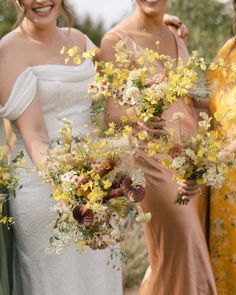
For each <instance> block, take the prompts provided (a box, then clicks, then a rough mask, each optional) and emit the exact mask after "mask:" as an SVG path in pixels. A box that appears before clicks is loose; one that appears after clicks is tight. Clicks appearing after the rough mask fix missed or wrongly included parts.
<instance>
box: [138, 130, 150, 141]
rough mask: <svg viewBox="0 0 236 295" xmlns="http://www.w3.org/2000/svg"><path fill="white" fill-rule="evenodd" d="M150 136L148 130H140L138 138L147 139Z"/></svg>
mask: <svg viewBox="0 0 236 295" xmlns="http://www.w3.org/2000/svg"><path fill="white" fill-rule="evenodd" d="M147 138H148V134H147V132H146V131H140V132H139V133H138V139H139V140H142V141H144V140H145V139H147Z"/></svg>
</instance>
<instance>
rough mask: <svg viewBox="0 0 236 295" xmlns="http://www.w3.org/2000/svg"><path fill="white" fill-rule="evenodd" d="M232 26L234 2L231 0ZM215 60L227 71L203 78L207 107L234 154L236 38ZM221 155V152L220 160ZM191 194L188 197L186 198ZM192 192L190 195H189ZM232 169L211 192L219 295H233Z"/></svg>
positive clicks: (235, 199) (235, 179)
mask: <svg viewBox="0 0 236 295" xmlns="http://www.w3.org/2000/svg"><path fill="white" fill-rule="evenodd" d="M233 7H234V11H235V20H234V24H233V27H235V24H236V0H233ZM216 58H222V59H224V61H225V65H226V68H227V71H226V72H225V70H224V73H223V72H222V71H221V70H220V69H216V70H215V71H209V72H208V75H207V78H208V82H209V90H210V102H209V101H205V104H206V103H208V105H209V103H210V110H211V112H212V114H213V115H214V114H216V113H217V117H218V118H219V120H220V122H219V123H220V124H217V125H218V127H217V128H218V129H220V128H223V129H224V130H225V131H226V135H227V137H228V138H229V141H230V140H231V143H230V144H229V146H228V147H227V149H226V150H229V151H231V152H234V153H236V140H232V139H234V138H235V136H236V133H235V127H236V96H235V94H236V86H235V80H234V79H232V75H235V70H232V66H233V67H234V66H235V65H236V38H235V32H233V37H232V38H231V39H230V40H228V41H227V42H226V44H225V45H224V46H223V47H222V48H221V49H220V50H219V52H218V54H217V57H216ZM223 155H224V151H223V152H221V154H220V156H223ZM198 188H199V187H198V186H196V185H195V187H194V188H193V186H192V187H190V186H188V185H187V186H184V187H182V188H181V189H182V191H183V192H184V193H185V194H186V197H188V198H190V199H191V198H193V197H194V196H196V195H197V190H198ZM190 190H191V194H192V196H189V195H188V194H189V192H190ZM193 191H194V192H193ZM235 192H236V169H235V168H233V169H231V170H230V171H229V174H228V175H227V179H226V181H225V182H224V183H223V185H222V187H221V188H219V189H212V190H211V214H210V256H211V261H212V267H213V271H214V275H215V279H216V286H217V291H218V294H219V295H228V294H229V295H231V294H232V295H233V294H236V240H235V236H236V220H235V216H236V194H235Z"/></svg>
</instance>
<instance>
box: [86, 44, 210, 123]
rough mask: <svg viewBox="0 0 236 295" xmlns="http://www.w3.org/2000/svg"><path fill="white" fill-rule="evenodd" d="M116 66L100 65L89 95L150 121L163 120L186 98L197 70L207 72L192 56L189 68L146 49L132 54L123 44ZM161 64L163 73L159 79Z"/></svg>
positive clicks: (197, 58)
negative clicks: (126, 109) (164, 116)
mask: <svg viewBox="0 0 236 295" xmlns="http://www.w3.org/2000/svg"><path fill="white" fill-rule="evenodd" d="M115 51H116V53H115V62H114V63H112V62H106V61H100V62H97V64H96V67H97V74H96V77H95V82H94V83H93V84H91V85H90V88H89V92H90V93H92V94H93V98H94V99H95V100H97V99H100V98H105V99H106V98H109V97H112V98H114V99H115V100H116V101H117V102H118V103H119V104H120V105H125V106H128V107H133V108H134V110H135V113H136V115H137V119H139V120H143V121H147V120H149V119H150V118H152V117H153V116H158V117H161V116H162V114H163V112H164V111H165V110H167V109H168V108H169V107H170V105H171V104H173V103H174V102H176V101H177V100H178V99H179V98H181V97H186V96H187V95H188V94H189V93H190V92H191V89H192V88H193V87H194V85H195V83H196V81H197V79H198V74H197V68H198V67H199V66H200V67H201V68H202V69H205V67H206V66H205V62H204V60H203V59H202V58H199V57H198V54H197V52H193V54H192V56H191V57H190V59H189V62H188V63H187V65H184V63H183V61H182V60H181V59H179V61H178V65H177V68H176V69H175V60H172V59H171V58H170V57H168V56H165V55H160V54H159V53H158V52H156V51H154V50H151V49H148V48H146V49H145V50H143V51H140V50H139V51H137V52H134V51H131V50H129V49H128V48H127V46H126V44H125V42H124V41H122V40H121V41H119V42H118V43H117V44H116V46H115ZM158 63H162V64H163V66H164V73H163V74H162V75H156V69H157V65H158Z"/></svg>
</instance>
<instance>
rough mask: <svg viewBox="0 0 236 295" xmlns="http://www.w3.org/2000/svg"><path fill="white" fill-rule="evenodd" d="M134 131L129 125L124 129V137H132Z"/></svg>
mask: <svg viewBox="0 0 236 295" xmlns="http://www.w3.org/2000/svg"><path fill="white" fill-rule="evenodd" d="M132 131H133V129H132V127H131V126H129V125H126V126H125V127H124V130H123V135H124V136H130V135H131V133H132Z"/></svg>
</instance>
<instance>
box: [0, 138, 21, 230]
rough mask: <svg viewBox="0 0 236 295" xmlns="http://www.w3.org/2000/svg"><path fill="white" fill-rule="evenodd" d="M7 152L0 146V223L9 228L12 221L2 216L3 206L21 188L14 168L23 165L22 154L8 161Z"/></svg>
mask: <svg viewBox="0 0 236 295" xmlns="http://www.w3.org/2000/svg"><path fill="white" fill-rule="evenodd" d="M8 158H9V150H8V147H7V146H6V145H2V144H1V145H0V223H3V224H6V225H7V226H10V225H11V224H12V223H13V222H14V219H13V218H12V217H8V216H4V215H3V205H4V204H5V203H6V202H7V201H8V200H9V199H11V198H12V197H15V196H16V191H17V190H19V189H20V188H21V185H20V184H19V176H18V174H17V173H16V171H15V170H16V168H19V167H20V166H24V165H25V161H24V159H23V153H22V152H21V153H19V154H18V155H17V156H16V157H15V158H14V159H13V160H11V161H10V160H9V159H8Z"/></svg>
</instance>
